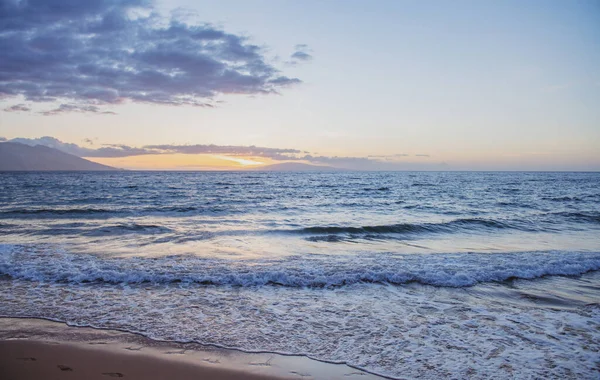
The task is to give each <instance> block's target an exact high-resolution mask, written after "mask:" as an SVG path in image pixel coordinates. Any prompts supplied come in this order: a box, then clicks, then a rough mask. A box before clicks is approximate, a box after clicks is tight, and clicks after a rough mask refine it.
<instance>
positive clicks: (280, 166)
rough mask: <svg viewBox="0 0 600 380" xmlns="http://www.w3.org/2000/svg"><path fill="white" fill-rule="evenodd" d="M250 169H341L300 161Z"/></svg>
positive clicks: (329, 170)
mask: <svg viewBox="0 0 600 380" xmlns="http://www.w3.org/2000/svg"><path fill="white" fill-rule="evenodd" d="M251 170H256V171H267V172H331V171H340V170H342V169H338V168H334V167H332V166H318V165H310V164H302V163H300V162H283V163H281V164H274V165H267V166H261V167H258V168H252V169H251Z"/></svg>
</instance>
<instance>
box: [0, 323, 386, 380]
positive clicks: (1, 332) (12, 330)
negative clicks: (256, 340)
mask: <svg viewBox="0 0 600 380" xmlns="http://www.w3.org/2000/svg"><path fill="white" fill-rule="evenodd" d="M0 378H2V379H5V380H26V379H92V380H94V379H98V380H107V379H111V378H126V379H134V380H136V379H140V380H142V379H146V380H154V379H156V380H159V379H182V380H186V379H217V380H229V379H249V380H258V379H298V378H302V379H352V378H360V379H364V380H368V379H381V378H382V377H379V376H375V375H371V374H368V373H366V372H364V371H360V370H357V369H354V368H351V367H348V366H345V365H336V364H330V363H323V362H318V361H315V360H311V359H308V358H305V357H296V356H283V355H276V354H272V353H264V354H259V353H253V354H251V353H245V352H241V351H235V350H226V349H222V348H216V347H208V346H202V345H199V344H194V343H174V342H160V341H155V340H151V339H148V338H145V337H143V336H140V335H136V334H131V333H126V332H120V331H115V330H100V329H92V328H85V327H69V326H67V325H65V324H63V323H58V322H52V321H47V320H42V319H29V318H0Z"/></svg>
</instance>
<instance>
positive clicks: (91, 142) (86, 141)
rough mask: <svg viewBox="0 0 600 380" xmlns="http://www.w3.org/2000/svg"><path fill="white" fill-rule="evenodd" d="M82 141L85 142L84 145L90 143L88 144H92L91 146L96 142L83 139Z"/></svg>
mask: <svg viewBox="0 0 600 380" xmlns="http://www.w3.org/2000/svg"><path fill="white" fill-rule="evenodd" d="M82 141H83V142H84V143H88V144H90V145H94V140H92V139H83V140H82Z"/></svg>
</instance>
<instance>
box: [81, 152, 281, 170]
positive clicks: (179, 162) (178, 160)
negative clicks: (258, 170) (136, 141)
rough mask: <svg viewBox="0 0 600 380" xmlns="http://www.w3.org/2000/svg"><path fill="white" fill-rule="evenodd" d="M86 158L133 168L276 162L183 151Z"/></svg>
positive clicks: (226, 166) (229, 166)
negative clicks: (183, 152)
mask: <svg viewBox="0 0 600 380" xmlns="http://www.w3.org/2000/svg"><path fill="white" fill-rule="evenodd" d="M86 159H87V160H90V161H94V162H97V163H100V164H103V165H109V166H113V167H115V168H120V169H133V170H244V169H247V168H253V167H260V166H262V165H270V164H273V163H275V161H273V160H271V159H269V158H265V157H242V156H217V155H210V154H181V153H177V154H152V155H150V154H149V155H142V156H130V157H86Z"/></svg>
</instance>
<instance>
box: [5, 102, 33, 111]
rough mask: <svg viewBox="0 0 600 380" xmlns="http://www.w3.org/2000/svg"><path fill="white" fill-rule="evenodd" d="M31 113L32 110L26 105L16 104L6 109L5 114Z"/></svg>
mask: <svg viewBox="0 0 600 380" xmlns="http://www.w3.org/2000/svg"><path fill="white" fill-rule="evenodd" d="M27 111H31V108H29V107H27V106H26V105H25V104H15V105H14V106H10V107H7V108H5V109H4V112H27Z"/></svg>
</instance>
